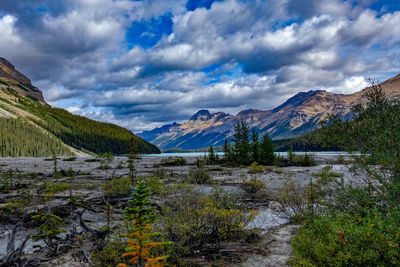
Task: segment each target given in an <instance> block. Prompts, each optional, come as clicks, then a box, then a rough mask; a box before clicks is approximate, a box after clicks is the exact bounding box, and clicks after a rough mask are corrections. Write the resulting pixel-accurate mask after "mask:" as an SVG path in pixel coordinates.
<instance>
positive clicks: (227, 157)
mask: <svg viewBox="0 0 400 267" xmlns="http://www.w3.org/2000/svg"><path fill="white" fill-rule="evenodd" d="M223 151H224V159H225V162H226V163H228V164H232V148H231V146H230V145H229V144H228V140H227V139H226V138H225V141H224V148H223Z"/></svg>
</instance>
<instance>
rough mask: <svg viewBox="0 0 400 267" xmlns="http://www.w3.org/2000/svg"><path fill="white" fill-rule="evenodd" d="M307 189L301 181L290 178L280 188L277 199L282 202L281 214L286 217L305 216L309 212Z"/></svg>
mask: <svg viewBox="0 0 400 267" xmlns="http://www.w3.org/2000/svg"><path fill="white" fill-rule="evenodd" d="M305 193H306V192H305V190H304V188H302V187H301V186H300V184H299V183H297V182H295V181H293V180H292V179H289V180H287V181H285V183H284V186H283V187H282V188H280V189H278V192H277V195H276V201H277V202H278V203H279V204H281V207H282V210H281V211H280V214H279V215H280V216H281V217H282V218H285V219H292V217H296V218H299V217H304V216H306V215H307V214H308V211H307V198H306V197H304V196H305Z"/></svg>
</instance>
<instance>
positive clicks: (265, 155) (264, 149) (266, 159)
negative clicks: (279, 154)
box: [260, 133, 276, 165]
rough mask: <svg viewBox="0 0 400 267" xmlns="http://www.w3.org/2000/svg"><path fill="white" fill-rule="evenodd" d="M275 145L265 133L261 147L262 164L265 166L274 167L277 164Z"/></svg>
mask: <svg viewBox="0 0 400 267" xmlns="http://www.w3.org/2000/svg"><path fill="white" fill-rule="evenodd" d="M274 150H275V145H274V143H273V142H272V139H271V138H270V137H269V135H268V133H265V134H264V135H263V137H262V141H261V146H260V163H261V164H264V165H273V164H274V163H275V157H276V155H275V153H274Z"/></svg>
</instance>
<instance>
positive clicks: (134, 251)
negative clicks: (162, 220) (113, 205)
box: [118, 181, 171, 267]
mask: <svg viewBox="0 0 400 267" xmlns="http://www.w3.org/2000/svg"><path fill="white" fill-rule="evenodd" d="M150 195H151V191H150V188H149V187H148V186H147V185H146V182H145V181H140V182H139V183H138V186H137V187H135V191H134V193H133V194H132V197H133V199H132V200H129V201H128V203H129V206H128V207H126V208H125V211H124V217H125V220H127V221H129V222H130V226H131V228H130V233H129V234H128V237H129V239H128V241H127V242H128V246H127V248H126V253H124V254H123V255H122V256H123V257H128V258H130V259H129V262H130V263H133V264H135V265H136V266H143V265H144V266H164V265H163V263H164V262H165V260H166V258H167V256H160V257H152V255H151V252H152V249H153V248H155V247H162V246H165V245H168V244H171V242H156V241H153V240H154V238H155V237H159V236H160V235H161V234H160V233H158V232H154V231H152V227H151V225H152V224H153V223H154V221H155V220H156V218H157V215H156V213H155V212H154V209H155V208H154V207H152V206H151V202H150V200H149V196H150ZM118 266H119V267H123V266H127V265H126V264H119V265H118Z"/></svg>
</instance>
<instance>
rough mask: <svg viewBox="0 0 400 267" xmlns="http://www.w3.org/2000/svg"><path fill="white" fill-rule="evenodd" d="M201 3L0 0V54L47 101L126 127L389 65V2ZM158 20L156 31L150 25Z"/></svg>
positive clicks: (399, 21)
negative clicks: (146, 40) (148, 39)
mask: <svg viewBox="0 0 400 267" xmlns="http://www.w3.org/2000/svg"><path fill="white" fill-rule="evenodd" d="M207 3H208V4H207V5H199V6H196V5H193V3H191V2H190V3H187V1H185V0H179V1H176V0H153V1H130V0H76V1H71V0H61V1H57V3H55V1H49V0H35V1H33V0H28V1H13V0H4V1H1V2H0V35H1V36H2V40H1V41H0V56H3V57H5V58H7V59H9V60H10V61H11V62H12V63H13V64H14V65H16V66H17V68H18V69H20V70H21V71H22V72H24V73H25V74H27V75H28V76H29V77H30V78H31V79H32V80H33V82H34V84H35V85H37V86H38V87H39V88H41V89H42V90H43V92H44V96H45V99H46V100H48V101H49V102H50V103H51V104H55V105H59V106H61V107H64V108H68V110H69V111H71V112H74V113H76V114H81V115H85V116H89V117H92V118H95V119H99V120H103V121H108V122H114V123H117V124H120V125H122V126H125V127H128V128H130V129H133V130H134V131H140V130H143V129H149V128H151V127H154V126H160V125H161V124H164V123H170V122H173V121H183V120H185V119H187V118H189V117H190V116H191V114H192V113H194V112H196V111H197V110H198V109H210V110H211V111H225V112H231V113H237V112H239V111H240V110H241V109H247V108H258V109H269V108H273V107H275V106H277V105H279V104H280V103H281V102H282V101H284V100H286V99H287V98H288V97H290V96H292V95H294V94H296V93H297V92H299V91H307V90H311V89H325V90H328V91H331V92H336V93H352V92H354V91H357V90H359V89H362V88H363V87H364V86H366V85H367V84H366V78H367V77H372V78H383V77H384V78H388V77H390V75H393V74H396V72H399V69H400V68H399V63H398V58H399V53H398V52H397V51H398V49H399V46H400V37H399V36H400V28H399V27H397V25H400V11H399V9H400V6H396V4H391V5H390V6H385V5H382V4H379V1H373V0H351V1H341V0H318V1H317V0H315V1H314V0H310V1H297V0H296V1H294V0H284V1H282V0H270V1H240V0H225V1H209V2H207ZM187 8H189V9H187ZM396 8H397V9H396ZM160 17H163V18H164V19H163V20H158V18H160ZM160 21H167V22H166V23H168V24H166V25H164V26H165V29H164V28H162V30H165V32H162V31H161V32H160V31H151V32H150V30H149V29H152V28H154V27H159V25H158V24H154V25H152V23H160ZM169 24H171V25H169ZM143 25H147V26H146V27H144V28H143V29H140V30H135V28H132V27H142V26H143ZM136 33H140V34H141V35H143V36H145V35H146V34H147V35H149V36H150V35H151V38H152V40H154V41H152V43H153V42H154V45H151V46H150V47H149V46H148V44H149V43H141V42H140V38H130V36H129V34H136ZM131 40H136V41H135V42H136V43H132V42H131ZM74 100H79V101H74ZM76 103H79V105H77V104H76Z"/></svg>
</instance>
